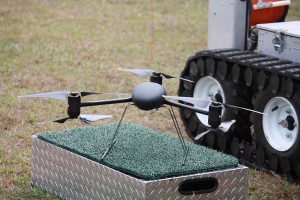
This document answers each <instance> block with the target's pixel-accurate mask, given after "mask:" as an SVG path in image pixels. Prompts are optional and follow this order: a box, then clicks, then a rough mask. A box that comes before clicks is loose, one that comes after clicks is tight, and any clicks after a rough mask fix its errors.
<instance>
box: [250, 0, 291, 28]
mask: <svg viewBox="0 0 300 200" xmlns="http://www.w3.org/2000/svg"><path fill="white" fill-rule="evenodd" d="M277 1H280V0H265V1H264V2H277ZM257 3H258V0H252V5H255V4H257ZM287 10H288V6H284V7H276V8H265V9H259V10H254V9H253V8H252V11H251V16H250V26H255V25H257V24H264V23H272V22H279V21H283V20H284V18H285V16H286V14H287Z"/></svg>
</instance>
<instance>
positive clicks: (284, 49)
mask: <svg viewBox="0 0 300 200" xmlns="http://www.w3.org/2000/svg"><path fill="white" fill-rule="evenodd" d="M257 28H258V30H259V31H258V47H257V50H258V51H259V52H260V53H263V54H266V55H270V56H274V57H278V58H282V59H286V60H289V61H292V62H296V63H300V21H294V22H282V23H270V24H260V25H257Z"/></svg>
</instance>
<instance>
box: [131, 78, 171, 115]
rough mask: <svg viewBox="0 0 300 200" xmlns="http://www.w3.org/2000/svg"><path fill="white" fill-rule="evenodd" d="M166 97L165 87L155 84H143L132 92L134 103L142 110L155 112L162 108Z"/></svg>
mask: <svg viewBox="0 0 300 200" xmlns="http://www.w3.org/2000/svg"><path fill="white" fill-rule="evenodd" d="M164 95H166V89H165V87H164V86H162V85H160V84H158V83H153V82H147V83H141V84H139V85H138V86H136V87H135V88H134V90H133V92H132V101H133V103H134V105H135V106H136V107H138V108H139V109H141V110H153V109H158V108H160V107H161V106H162V105H163V104H164V101H165V98H164V97H163V96H164Z"/></svg>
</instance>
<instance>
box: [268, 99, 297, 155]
mask: <svg viewBox="0 0 300 200" xmlns="http://www.w3.org/2000/svg"><path fill="white" fill-rule="evenodd" d="M276 108H278V109H276ZM274 109H275V110H274ZM264 113H265V114H266V115H264V116H263V130H264V134H265V137H266V139H267V141H268V143H269V144H270V146H271V147H273V148H274V149H276V150H277V151H288V150H289V149H291V148H292V147H293V145H294V144H295V142H296V141H297V138H298V129H299V123H298V122H299V121H298V116H297V112H296V109H295V108H294V106H293V104H292V103H291V102H290V101H289V100H287V99H286V98H283V97H274V98H273V99H271V100H270V101H269V102H268V103H267V105H266V107H265V109H264ZM288 116H292V117H293V120H294V124H293V126H294V128H293V129H292V130H289V129H288V128H287V127H286V126H287V125H288V124H287V121H286V119H287V117H288Z"/></svg>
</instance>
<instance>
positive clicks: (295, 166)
mask: <svg viewBox="0 0 300 200" xmlns="http://www.w3.org/2000/svg"><path fill="white" fill-rule="evenodd" d="M295 88H297V87H295ZM274 97H284V98H286V99H287V100H289V101H290V102H291V103H292V104H293V106H294V108H295V109H296V112H297V113H298V114H299V113H300V101H299V99H300V91H299V90H295V91H294V94H293V96H292V97H290V98H289V97H287V96H286V92H285V85H284V84H283V86H282V88H281V90H280V92H279V93H278V94H274V92H272V90H271V89H270V88H268V89H265V90H263V91H261V92H259V93H258V94H257V95H256V103H255V110H258V111H262V112H263V110H264V108H265V106H266V104H267V103H268V102H269V101H270V100H271V99H272V98H274ZM299 117H300V116H298V119H299ZM253 122H254V132H255V140H256V144H257V147H258V148H263V149H264V151H265V153H264V154H265V155H266V158H267V160H268V162H267V164H268V167H269V168H270V169H271V170H274V171H278V172H281V173H282V174H288V173H291V175H292V176H294V177H296V178H298V179H299V178H300V159H299V155H300V135H299V134H300V133H299V132H300V131H299V132H298V138H297V140H296V142H295V144H294V145H293V146H292V147H291V148H290V149H289V150H287V151H284V152H281V151H277V150H276V149H274V148H273V147H272V146H271V145H270V144H269V142H268V141H267V139H266V137H265V134H264V131H263V124H262V122H263V120H262V116H261V115H256V116H255V117H253Z"/></svg>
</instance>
